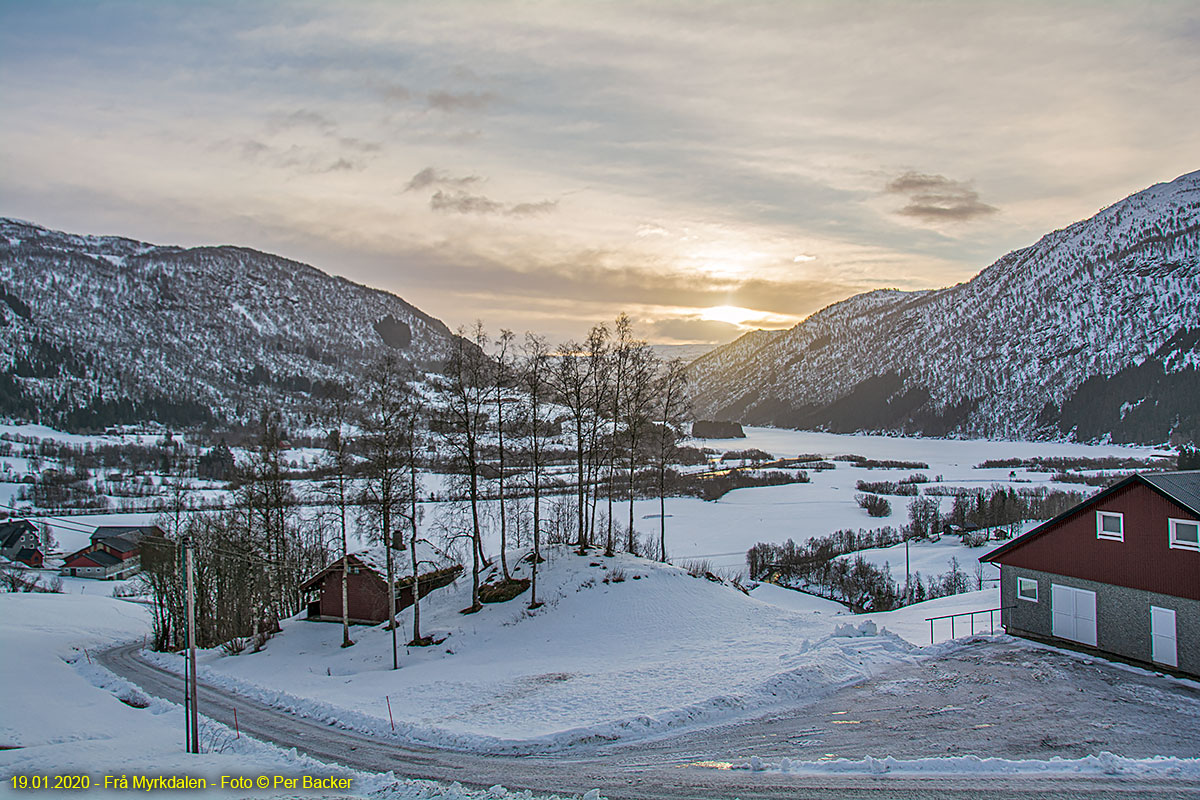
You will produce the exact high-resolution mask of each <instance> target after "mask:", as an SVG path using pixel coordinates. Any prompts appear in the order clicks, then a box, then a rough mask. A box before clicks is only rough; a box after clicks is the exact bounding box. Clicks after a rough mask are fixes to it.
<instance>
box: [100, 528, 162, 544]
mask: <svg viewBox="0 0 1200 800" xmlns="http://www.w3.org/2000/svg"><path fill="white" fill-rule="evenodd" d="M155 534H158V535H160V536H161V535H162V530H161V529H159V527H158V526H157V525H101V526H100V527H98V528H96V530H95V532H93V533H92V537H91V538H92V541H93V542H94V541H97V540H99V539H116V538H121V539H128V540H129V541H131V542H134V543H135V544H136V543H137V542H140V541H141V540H142V539H144V538H146V537H147V536H152V535H155Z"/></svg>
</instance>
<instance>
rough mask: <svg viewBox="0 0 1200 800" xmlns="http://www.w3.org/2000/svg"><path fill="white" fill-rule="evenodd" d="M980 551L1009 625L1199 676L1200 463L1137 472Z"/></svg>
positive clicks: (1024, 632) (1023, 631)
mask: <svg viewBox="0 0 1200 800" xmlns="http://www.w3.org/2000/svg"><path fill="white" fill-rule="evenodd" d="M979 560H980V561H989V562H992V563H994V564H998V565H999V566H1000V598H1001V603H1000V604H1001V606H1003V607H1005V610H1004V611H1003V612H1002V618H1003V622H1004V627H1005V630H1006V631H1008V633H1011V634H1013V635H1015V636H1023V637H1026V638H1030V639H1036V640H1039V641H1047V642H1053V643H1055V644H1063V645H1065V646H1068V647H1072V648H1075V649H1080V650H1085V651H1088V652H1094V653H1096V654H1098V655H1111V656H1116V657H1118V658H1120V659H1121V660H1124V661H1132V662H1137V663H1142V664H1146V665H1149V666H1153V667H1154V668H1162V669H1167V670H1170V671H1174V672H1179V673H1184V674H1188V675H1194V676H1200V471H1189V472H1165V473H1154V474H1145V475H1133V476H1131V477H1129V478H1127V479H1125V480H1123V481H1121V482H1119V483H1117V484H1115V485H1113V486H1111V487H1109V488H1108V489H1105V490H1104V491H1102V492H1100V493H1099V494H1097V495H1095V496H1094V497H1091V498H1089V499H1088V500H1085V501H1084V502H1082V503H1080V504H1079V505H1077V506H1075V507H1074V508H1071V509H1069V510H1067V511H1066V512H1065V513H1063V514H1060V515H1059V516H1058V517H1055V518H1054V519H1052V520H1050V521H1049V522H1046V523H1044V524H1042V525H1039V526H1038V527H1037V528H1034V529H1033V530H1032V531H1030V532H1029V533H1027V534H1025V535H1024V536H1020V537H1018V538H1016V539H1013V540H1012V541H1011V542H1008V543H1007V544H1004V545H1002V546H1000V547H998V548H996V549H995V550H993V551H992V552H990V553H988V554H987V555H985V556H983V557H982V558H980V559H979Z"/></svg>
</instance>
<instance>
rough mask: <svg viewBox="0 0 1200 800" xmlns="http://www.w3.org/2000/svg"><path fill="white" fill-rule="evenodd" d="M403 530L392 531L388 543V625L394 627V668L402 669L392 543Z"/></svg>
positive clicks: (397, 539)
mask: <svg viewBox="0 0 1200 800" xmlns="http://www.w3.org/2000/svg"><path fill="white" fill-rule="evenodd" d="M400 537H401V531H393V532H392V540H391V541H390V542H388V543H387V561H388V625H390V626H391V628H392V669H400V648H399V646H398V645H397V644H396V628H397V627H398V626H397V625H396V583H395V571H394V570H393V569H392V545H394V544H395V543H396V542H398V541H400V540H401V539H400Z"/></svg>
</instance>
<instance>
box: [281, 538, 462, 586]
mask: <svg viewBox="0 0 1200 800" xmlns="http://www.w3.org/2000/svg"><path fill="white" fill-rule="evenodd" d="M349 557H350V558H352V559H354V560H356V561H358V562H359V563H360V564H362V565H363V566H364V567H366V568H367V569H369V570H371V571H372V572H374V573H375V574H376V575H379V576H380V577H383V576H385V575H387V550H386V549H385V548H384V546H383V545H376V546H374V547H369V548H366V549H365V550H358V551H356V552H353V553H350V554H349ZM392 559H393V561H392V568H393V569H394V570H395V575H396V583H397V584H403V583H405V582H406V581H407V580H408V579H409V578H410V574H411V572H412V556H411V555H410V553H409V551H408V548H403V549H399V548H393V550H392ZM417 559H418V561H419V562H420V567H421V568H420V573H421V574H422V575H427V574H429V573H431V572H437V571H439V570H443V569H447V568H449V567H458V566H460V564H459V563H458V559H456V558H454V557H453V556H451V555H449V554H448V553H446V552H445V551H443V550H441V549H439V548H437V547H434V546H433V545H431V544H429V543H428V542H421V543H419V544H418V545H417ZM340 564H341V558H340V557H339V558H335V559H334V560H333V561H331V562H330V563H329V565H328V566H326V567H325V568H324V569H322V570H321V571H320V572H318V573H317V574H315V575H313V576H312V577H311V578H309V579H308V580H306V581H305V582H304V583H302V584H301V585H300V588H301V590H304V589H308V588H310V587H312V586H315V585H316V584H317V582H318V581H319V580H320V579H321V578H322V577H323V576H324V575H325V574H326V573H328V572H329V571H331V570H334V569H337V568H338V567H339V565H340Z"/></svg>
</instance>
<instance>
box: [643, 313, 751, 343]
mask: <svg viewBox="0 0 1200 800" xmlns="http://www.w3.org/2000/svg"><path fill="white" fill-rule="evenodd" d="M649 327H650V329H651V330H652V331H653V338H654V339H655V340H659V339H669V340H673V341H676V342H688V343H696V344H724V343H725V342H730V341H733V340H734V339H736V338H737V337H738V336H740V335H742V333H743V332H744V331H743V330H742V329H741V328H739V327H738V326H737V325H733V324H731V323H728V322H719V321H717V320H708V319H700V318H699V317H669V318H667V319H660V320H657V321H655V322H652V323H651V324H650V326H649Z"/></svg>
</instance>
